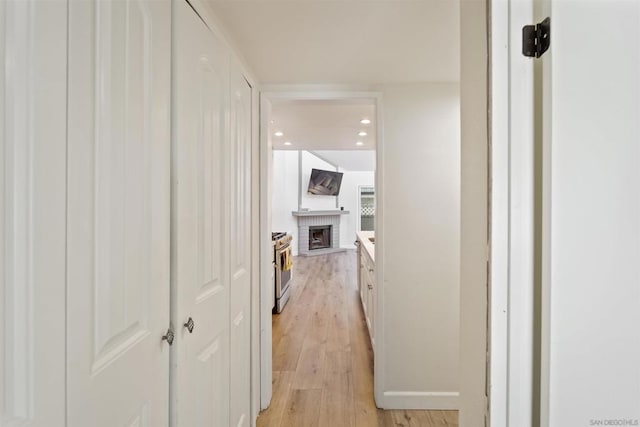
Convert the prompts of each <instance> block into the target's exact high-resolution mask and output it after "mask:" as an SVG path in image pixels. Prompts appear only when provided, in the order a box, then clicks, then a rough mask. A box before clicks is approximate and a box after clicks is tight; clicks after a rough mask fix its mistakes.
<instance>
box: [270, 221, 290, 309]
mask: <svg viewBox="0 0 640 427" xmlns="http://www.w3.org/2000/svg"><path fill="white" fill-rule="evenodd" d="M271 239H272V240H273V242H274V243H273V261H274V264H275V269H276V271H275V293H276V295H275V307H274V309H273V310H274V312H276V313H281V312H282V310H283V308H284V306H285V304H287V301H288V300H289V294H290V288H291V277H292V267H293V255H292V253H291V240H292V237H291V235H290V234H287V233H272V234H271Z"/></svg>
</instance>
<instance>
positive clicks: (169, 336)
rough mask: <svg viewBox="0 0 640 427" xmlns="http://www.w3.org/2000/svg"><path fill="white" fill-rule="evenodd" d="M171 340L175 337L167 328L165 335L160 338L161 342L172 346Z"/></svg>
mask: <svg viewBox="0 0 640 427" xmlns="http://www.w3.org/2000/svg"><path fill="white" fill-rule="evenodd" d="M173 338H175V335H174V334H173V331H172V330H171V328H169V329H167V333H166V334H164V335H163V336H162V341H166V342H167V343H168V344H169V345H171V344H173Z"/></svg>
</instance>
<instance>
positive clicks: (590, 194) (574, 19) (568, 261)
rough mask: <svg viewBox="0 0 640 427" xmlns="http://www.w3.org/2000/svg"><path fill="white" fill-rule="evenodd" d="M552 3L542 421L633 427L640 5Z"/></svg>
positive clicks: (637, 369) (639, 344) (637, 410)
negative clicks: (544, 413)
mask: <svg viewBox="0 0 640 427" xmlns="http://www.w3.org/2000/svg"><path fill="white" fill-rule="evenodd" d="M549 5H550V10H548V13H549V15H550V17H551V29H552V31H551V48H550V50H549V51H548V52H547V53H546V54H545V55H544V56H543V57H542V59H541V61H543V65H544V67H545V71H544V83H545V90H546V92H545V95H544V100H545V103H546V104H545V106H544V111H545V120H544V124H545V132H546V144H545V159H544V163H545V189H544V190H545V191H544V193H545V204H544V227H545V234H544V236H543V242H544V262H545V266H544V281H545V289H544V292H545V300H544V303H543V307H544V309H545V322H546V328H545V329H546V330H545V336H544V337H543V338H544V339H543V342H544V343H545V346H546V352H545V368H546V372H545V374H544V375H543V377H544V378H545V381H546V382H547V383H546V384H545V389H546V390H545V391H544V392H543V393H544V394H545V396H546V399H545V403H546V405H545V406H546V407H547V408H548V411H546V416H545V417H543V425H547V421H548V425H549V426H551V427H565V426H588V425H637V424H638V422H640V362H639V361H640V328H639V327H638V325H640V2H639V1H636V0H633V1H610V0H593V1H557V0H552V1H551V2H550V4H549ZM545 406H543V407H545ZM545 418H546V419H545ZM612 420H613V421H612Z"/></svg>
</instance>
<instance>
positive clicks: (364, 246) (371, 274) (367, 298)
mask: <svg viewBox="0 0 640 427" xmlns="http://www.w3.org/2000/svg"><path fill="white" fill-rule="evenodd" d="M357 236H358V238H357V239H358V248H359V250H358V292H359V293H360V301H361V302H362V310H363V312H364V316H365V320H366V322H367V329H368V330H369V338H370V339H371V346H372V347H373V348H374V350H375V333H374V331H375V318H376V316H375V313H376V309H375V307H376V302H377V293H376V275H375V261H374V256H375V255H374V248H373V242H371V241H370V240H369V237H373V233H366V232H365V233H363V232H361V233H358V234H357Z"/></svg>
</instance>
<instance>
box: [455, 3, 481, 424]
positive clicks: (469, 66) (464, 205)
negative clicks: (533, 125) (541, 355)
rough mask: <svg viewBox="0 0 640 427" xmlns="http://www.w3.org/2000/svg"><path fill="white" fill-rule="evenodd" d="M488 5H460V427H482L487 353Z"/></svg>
mask: <svg viewBox="0 0 640 427" xmlns="http://www.w3.org/2000/svg"><path fill="white" fill-rule="evenodd" d="M485 8H486V3H485V1H484V0H467V1H462V2H461V3H460V31H461V35H460V49H461V58H460V59H461V70H460V72H461V79H460V100H461V105H460V119H461V146H462V152H461V161H462V170H461V172H462V182H461V247H460V249H461V252H460V414H459V422H460V425H461V426H464V427H466V426H469V427H472V426H479V425H484V417H485V408H486V399H485V397H486V392H485V390H486V387H485V378H486V377H485V375H486V348H487V276H486V268H487V266H486V262H487V259H488V253H487V252H488V249H487V237H488V236H487V220H488V218H487V167H488V165H487V95H486V81H487V73H486V69H487V68H486V67H487V49H486V38H485V37H484V36H483V35H484V34H486V22H485V21H486V20H485V14H486V12H485Z"/></svg>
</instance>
